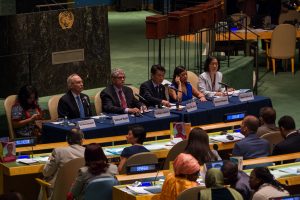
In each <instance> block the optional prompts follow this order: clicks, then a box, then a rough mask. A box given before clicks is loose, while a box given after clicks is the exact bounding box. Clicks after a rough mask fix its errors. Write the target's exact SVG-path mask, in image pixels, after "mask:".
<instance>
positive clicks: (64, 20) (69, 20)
mask: <svg viewBox="0 0 300 200" xmlns="http://www.w3.org/2000/svg"><path fill="white" fill-rule="evenodd" d="M58 21H59V25H60V26H61V28H62V29H69V28H72V26H73V23H74V15H73V13H72V12H70V11H64V12H61V13H59V15H58Z"/></svg>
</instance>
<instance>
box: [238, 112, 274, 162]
mask: <svg viewBox="0 0 300 200" xmlns="http://www.w3.org/2000/svg"><path fill="white" fill-rule="evenodd" d="M258 127H259V119H258V118H257V117H255V116H252V115H248V116H247V117H245V118H244V120H243V121H242V124H241V133H242V134H243V135H244V136H245V138H244V139H242V140H241V141H239V142H237V143H235V145H234V148H233V150H232V155H233V156H243V159H244V160H246V159H251V158H259V157H266V156H269V152H270V145H269V142H268V141H267V140H265V139H262V138H259V137H258V136H257V134H256V131H257V129H258Z"/></svg>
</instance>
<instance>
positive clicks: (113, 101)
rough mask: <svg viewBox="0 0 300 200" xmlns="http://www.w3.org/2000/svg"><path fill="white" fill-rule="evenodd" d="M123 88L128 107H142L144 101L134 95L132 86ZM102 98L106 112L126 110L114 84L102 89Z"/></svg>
mask: <svg viewBox="0 0 300 200" xmlns="http://www.w3.org/2000/svg"><path fill="white" fill-rule="evenodd" d="M122 90H123V93H124V95H125V99H126V103H127V108H140V107H141V106H142V103H141V102H139V101H138V100H137V99H136V98H135V97H134V96H133V91H132V89H131V88H129V87H126V86H123V87H122ZM100 98H101V100H102V110H103V111H104V112H106V113H116V114H124V113H125V110H124V109H123V108H122V107H121V102H120V100H119V98H118V94H117V93H116V91H115V88H114V86H113V85H109V86H107V87H106V88H105V89H104V90H102V91H101V93H100Z"/></svg>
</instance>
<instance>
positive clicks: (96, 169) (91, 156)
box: [69, 143, 118, 199]
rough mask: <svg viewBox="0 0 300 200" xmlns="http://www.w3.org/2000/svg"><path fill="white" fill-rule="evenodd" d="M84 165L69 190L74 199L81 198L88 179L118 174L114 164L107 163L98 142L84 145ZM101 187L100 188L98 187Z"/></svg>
mask: <svg viewBox="0 0 300 200" xmlns="http://www.w3.org/2000/svg"><path fill="white" fill-rule="evenodd" d="M84 159H85V166H84V167H82V168H80V170H79V172H78V176H77V178H76V180H75V183H74V184H73V185H72V188H71V190H70V193H71V194H69V199H70V196H72V197H73V198H75V199H83V197H84V194H85V188H86V186H87V185H88V184H89V182H90V181H92V180H95V179H99V178H102V177H114V176H115V175H116V174H118V169H117V166H116V165H113V164H109V163H108V160H107V158H106V156H105V154H104V152H103V150H102V148H101V146H100V145H99V144H96V143H92V144H89V145H87V146H86V148H85V151H84ZM100 189H101V188H100Z"/></svg>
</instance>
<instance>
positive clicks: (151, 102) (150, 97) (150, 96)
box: [140, 80, 167, 107]
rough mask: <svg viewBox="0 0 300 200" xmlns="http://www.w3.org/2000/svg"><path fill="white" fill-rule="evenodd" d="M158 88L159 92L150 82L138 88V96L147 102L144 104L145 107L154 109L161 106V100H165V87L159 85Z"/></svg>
mask: <svg viewBox="0 0 300 200" xmlns="http://www.w3.org/2000/svg"><path fill="white" fill-rule="evenodd" d="M158 87H159V92H157V91H156V90H155V88H154V85H153V83H152V80H148V81H146V82H144V83H143V84H142V85H141V86H140V95H141V96H142V97H144V98H145V99H146V100H147V102H145V104H146V105H147V106H153V107H154V106H155V105H159V104H161V101H162V100H167V97H166V93H165V87H164V86H163V85H161V84H160V85H159V86H158Z"/></svg>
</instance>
